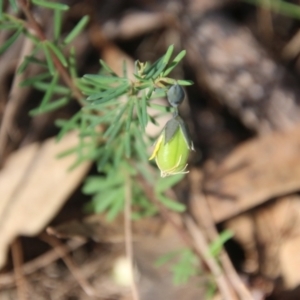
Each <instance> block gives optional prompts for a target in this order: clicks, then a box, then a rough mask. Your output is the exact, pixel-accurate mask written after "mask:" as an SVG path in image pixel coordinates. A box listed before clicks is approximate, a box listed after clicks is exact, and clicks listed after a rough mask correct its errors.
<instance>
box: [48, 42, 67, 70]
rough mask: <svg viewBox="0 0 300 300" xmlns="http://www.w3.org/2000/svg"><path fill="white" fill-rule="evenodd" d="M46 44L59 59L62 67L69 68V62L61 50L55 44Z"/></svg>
mask: <svg viewBox="0 0 300 300" xmlns="http://www.w3.org/2000/svg"><path fill="white" fill-rule="evenodd" d="M45 43H46V45H47V46H48V47H49V48H50V49H51V50H52V51H53V53H54V54H55V56H56V57H57V58H58V59H59V61H60V62H61V63H62V65H63V66H64V67H67V66H68V62H67V60H66V59H65V57H64V55H63V53H62V52H61V50H60V49H59V48H58V47H57V46H56V45H54V43H51V42H49V41H46V42H45Z"/></svg>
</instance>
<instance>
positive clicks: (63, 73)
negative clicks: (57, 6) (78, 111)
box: [19, 0, 84, 106]
mask: <svg viewBox="0 0 300 300" xmlns="http://www.w3.org/2000/svg"><path fill="white" fill-rule="evenodd" d="M19 4H20V7H21V9H22V11H23V13H24V14H25V16H26V18H27V20H28V26H29V28H31V29H32V30H33V31H34V33H35V35H36V36H37V37H38V39H39V40H40V41H41V42H45V41H47V38H46V36H45V34H44V32H43V31H42V29H41V27H40V25H39V24H38V22H37V21H36V19H35V18H34V16H33V14H32V12H31V10H30V9H29V2H27V1H26V0H19ZM51 52H52V51H51ZM51 57H52V59H53V63H54V65H55V68H56V69H57V70H58V72H59V74H60V76H61V77H62V79H63V81H64V82H65V84H66V85H67V86H68V87H69V88H70V89H71V91H72V93H73V96H74V97H75V98H76V100H77V101H78V103H79V104H80V105H82V106H83V105H84V100H83V99H84V97H83V95H82V93H81V92H80V90H79V89H78V88H77V87H76V85H75V84H74V82H73V80H72V77H71V76H70V74H69V73H68V71H67V70H66V69H65V67H64V66H63V65H62V63H61V62H60V61H59V59H58V58H57V57H56V56H55V55H53V53H51Z"/></svg>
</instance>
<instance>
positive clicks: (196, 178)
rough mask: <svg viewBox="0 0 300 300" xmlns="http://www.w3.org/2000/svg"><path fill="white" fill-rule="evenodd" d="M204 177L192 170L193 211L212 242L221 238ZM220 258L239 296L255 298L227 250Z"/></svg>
mask: <svg viewBox="0 0 300 300" xmlns="http://www.w3.org/2000/svg"><path fill="white" fill-rule="evenodd" d="M202 177H203V176H202V174H201V172H200V171H199V170H197V169H193V170H191V171H190V174H189V179H190V182H191V186H190V188H191V199H190V207H191V213H192V215H193V217H194V218H195V219H196V221H197V222H198V223H199V225H200V226H201V227H202V228H203V229H204V230H205V232H206V233H207V235H208V238H209V240H210V242H213V241H215V240H217V239H218V238H219V234H218V231H217V229H216V227H215V223H214V221H213V217H212V214H211V210H210V208H209V205H208V203H207V199H206V197H205V195H204V194H203V193H201V190H200V188H201V185H202ZM219 258H220V262H221V264H222V267H223V269H224V272H225V275H226V277H227V278H228V280H229V282H230V283H231V285H232V287H233V288H234V289H235V291H236V292H237V294H238V296H239V298H240V299H241V300H253V297H252V296H251V294H250V292H249V290H248V289H247V287H246V286H245V284H244V283H243V282H242V280H241V278H240V277H239V275H238V274H237V272H236V270H235V269H234V267H233V265H232V262H231V260H230V258H229V257H228V254H227V252H226V251H225V250H222V251H221V253H220V256H219Z"/></svg>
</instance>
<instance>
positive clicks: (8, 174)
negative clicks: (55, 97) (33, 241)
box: [0, 133, 90, 267]
mask: <svg viewBox="0 0 300 300" xmlns="http://www.w3.org/2000/svg"><path fill="white" fill-rule="evenodd" d="M76 143H77V135H76V134H75V133H72V134H69V135H66V136H65V138H64V139H63V140H62V141H61V142H59V143H57V142H56V140H55V138H52V139H48V140H46V141H45V142H44V143H43V144H37V143H36V144H32V145H29V146H27V147H24V148H22V149H20V150H18V151H17V152H15V153H13V154H12V155H11V156H10V158H9V159H8V161H7V164H6V165H5V167H4V169H3V170H2V171H1V173H0V195H1V201H0V267H2V266H3V264H4V262H5V256H6V252H7V248H8V246H9V244H10V243H11V241H12V240H13V239H14V238H15V237H16V236H17V235H28V236H33V235H35V234H37V233H38V232H39V231H41V230H42V229H43V228H44V227H45V226H46V225H47V223H48V222H49V221H50V220H51V219H52V218H53V216H55V214H56V213H57V211H58V210H59V209H60V208H61V206H62V205H63V204H64V202H65V201H66V200H67V199H68V197H69V196H70V194H71V193H72V192H73V191H74V189H75V188H76V187H77V186H78V184H79V183H80V182H81V181H82V178H83V177H84V176H85V175H86V173H87V171H88V169H89V167H90V162H85V163H82V164H81V165H80V166H79V167H77V168H76V169H74V170H73V171H71V172H70V171H68V168H69V167H70V166H71V164H72V163H73V162H74V158H75V157H74V156H72V155H70V156H67V157H65V158H62V159H57V157H56V156H57V155H58V154H59V153H61V152H63V151H65V150H67V149H69V148H71V147H72V146H74V145H75V144H76Z"/></svg>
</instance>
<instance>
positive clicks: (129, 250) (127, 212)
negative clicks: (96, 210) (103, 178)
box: [124, 175, 140, 300]
mask: <svg viewBox="0 0 300 300" xmlns="http://www.w3.org/2000/svg"><path fill="white" fill-rule="evenodd" d="M131 188H132V187H131V179H130V176H129V175H127V176H126V185H125V208H124V228H125V248H126V256H127V259H128V260H129V263H130V268H131V274H132V282H131V293H132V299H133V300H139V299H140V297H139V293H138V289H137V285H136V282H135V276H134V264H133V247H132V228H131V199H132V192H131Z"/></svg>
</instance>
